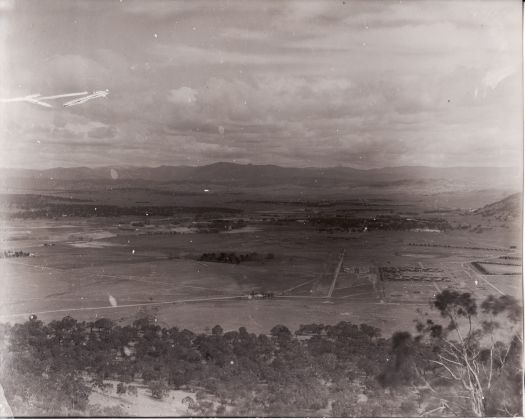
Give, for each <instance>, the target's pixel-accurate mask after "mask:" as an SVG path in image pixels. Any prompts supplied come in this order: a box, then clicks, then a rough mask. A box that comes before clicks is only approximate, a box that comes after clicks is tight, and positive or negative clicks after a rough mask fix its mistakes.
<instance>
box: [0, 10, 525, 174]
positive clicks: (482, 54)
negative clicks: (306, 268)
mask: <svg viewBox="0 0 525 420" xmlns="http://www.w3.org/2000/svg"><path fill="white" fill-rule="evenodd" d="M521 21H522V12H521V1H520V0H508V1H507V0H495V1H490V0H483V1H475V0H462V1H453V0H443V1H438V0H433V1H424V0H421V1H415V0H414V1H406V0H402V1H400V0H395V1H394V0H382V1H380V0H375V1H374V0H372V1H370V0H365V1H354V0H344V1H342V0H338V1H335V0H321V1H309V0H300V1H269V0H268V1H255V0H247V1H225V0H212V1H200V0H192V1H175V0H174V1H156V0H150V1H142V0H140V1H138V0H104V1H102V0H98V1H97V0H89V1H88V0H82V1H77V0H63V1H56V0H40V1H37V0H33V1H29V0H17V1H11V0H0V80H1V81H0V98H3V99H7V98H12V97H18V96H25V95H29V94H36V93H40V94H42V95H43V96H47V95H54V94H60V93H68V92H79V91H84V90H86V91H94V90H102V89H109V91H110V93H109V95H108V96H107V98H99V99H95V100H93V101H90V102H87V103H85V104H83V105H79V106H75V107H69V108H64V107H62V103H63V102H64V100H52V101H50V103H51V102H52V103H53V105H54V108H52V109H48V108H43V107H40V106H38V105H35V104H30V103H24V102H10V103H0V152H1V153H0V166H3V167H12V168H15V167H17V168H33V169H43V168H51V167H59V166H60V167H73V166H108V165H114V166H131V165H133V166H160V165H191V166H196V165H206V164H210V163H214V162H218V161H220V162H237V163H243V164H244V163H251V164H277V165H282V166H296V167H306V166H315V167H329V166H338V165H342V166H353V167H357V168H372V167H385V166H402V165H427V166H518V167H521V165H522V162H521V161H522V157H523V153H522V127H523V125H522V123H523V121H522V118H523V117H522V116H523V109H522V93H523V88H522V55H521V54H522V53H521V48H522V45H521V43H522V26H521V25H522V22H521Z"/></svg>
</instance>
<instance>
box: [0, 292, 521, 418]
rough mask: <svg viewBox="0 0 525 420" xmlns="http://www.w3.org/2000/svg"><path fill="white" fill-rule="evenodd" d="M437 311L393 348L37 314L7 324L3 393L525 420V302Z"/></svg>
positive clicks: (45, 399) (38, 409)
mask: <svg viewBox="0 0 525 420" xmlns="http://www.w3.org/2000/svg"><path fill="white" fill-rule="evenodd" d="M432 308H433V309H434V311H435V312H436V315H437V317H438V319H439V320H440V321H439V322H438V321H436V320H433V318H430V317H428V318H427V319H425V317H426V315H425V314H423V313H421V314H420V319H419V320H418V322H417V323H416V325H415V331H414V334H411V333H409V332H405V331H400V332H396V333H395V334H393V335H392V336H391V337H390V338H384V337H382V336H381V332H380V330H379V329H378V328H375V327H373V326H370V325H367V324H359V325H357V324H353V323H351V322H346V321H341V322H339V323H337V324H336V325H323V324H306V325H301V326H300V328H299V329H298V330H297V331H295V333H293V332H292V331H290V329H289V328H287V327H286V326H285V325H276V326H275V327H274V328H272V330H271V331H270V334H268V335H267V334H254V333H250V332H249V331H248V330H247V329H246V328H244V327H241V328H239V329H238V330H235V331H226V332H225V331H224V330H223V328H222V327H221V326H219V325H216V326H215V327H214V328H213V329H211V331H210V333H208V334H204V333H200V334H196V333H194V332H192V331H190V330H187V329H181V328H178V327H170V328H166V327H161V326H160V325H158V323H157V322H156V320H155V319H152V318H148V317H146V318H141V319H137V320H136V321H134V322H133V323H132V324H131V325H118V324H116V323H115V322H113V321H111V320H109V319H105V318H102V319H98V320H96V321H94V322H85V321H77V320H75V319H73V318H71V317H65V318H63V319H61V320H56V321H52V322H50V323H47V324H45V323H43V322H42V321H40V320H38V319H37V317H36V316H33V317H31V319H30V320H29V321H27V322H25V323H23V324H15V325H9V324H0V337H2V338H1V339H0V354H1V355H2V358H1V359H0V372H1V373H2V385H3V387H4V392H5V395H6V398H7V400H8V401H9V403H10V405H11V407H12V410H13V412H14V414H15V416H73V415H85V414H86V413H91V414H92V413H93V411H90V410H93V407H91V406H90V404H89V395H90V393H91V392H92V390H93V389H95V388H97V387H98V388H102V389H104V387H105V386H107V381H108V380H113V381H117V382H118V385H117V389H116V391H117V393H119V394H125V393H126V394H129V395H131V396H133V395H134V394H136V388H137V386H145V387H147V389H148V390H149V393H150V396H151V398H156V399H162V398H164V397H165V396H166V395H167V394H168V393H169V391H170V390H173V389H182V390H187V391H190V392H194V393H196V398H195V400H191V398H190V400H191V401H189V400H188V401H187V403H188V410H189V415H196V416H221V415H227V416H283V415H287V416H288V415H293V416H302V417H307V416H322V415H325V416H326V415H329V416H335V417H354V416H358V417H379V416H436V415H443V416H472V415H475V416H487V415H488V416H512V415H520V414H521V413H522V407H521V389H522V385H523V384H522V379H521V378H522V377H521V374H522V368H521V351H522V350H521V349H522V337H521V333H520V328H521V312H520V311H521V309H520V307H519V305H518V302H517V301H516V300H515V299H513V298H511V297H509V296H501V297H494V296H489V297H488V298H487V299H485V300H484V301H483V302H482V303H481V304H480V305H478V303H477V302H476V301H475V300H474V299H473V298H472V297H471V296H470V295H469V294H467V293H464V294H461V293H459V292H456V291H453V290H449V289H447V290H445V291H443V292H441V293H440V294H438V295H437V296H436V298H435V299H434V301H433V302H432ZM502 332H505V333H506V338H505V337H504V336H503V335H502V334H501V333H502ZM210 396H211V397H210ZM210 398H212V399H213V401H215V404H212V403H211V402H210ZM103 414H104V413H103ZM106 414H107V413H106Z"/></svg>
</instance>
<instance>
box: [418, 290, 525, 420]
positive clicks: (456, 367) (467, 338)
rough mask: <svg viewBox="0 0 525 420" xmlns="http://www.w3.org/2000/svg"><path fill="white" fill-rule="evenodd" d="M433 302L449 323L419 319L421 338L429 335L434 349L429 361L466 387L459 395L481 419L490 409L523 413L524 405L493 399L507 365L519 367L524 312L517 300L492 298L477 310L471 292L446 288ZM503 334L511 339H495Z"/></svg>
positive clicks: (461, 407)
mask: <svg viewBox="0 0 525 420" xmlns="http://www.w3.org/2000/svg"><path fill="white" fill-rule="evenodd" d="M433 304H434V307H435V308H436V309H438V310H439V312H440V314H441V316H442V318H443V319H445V320H447V321H448V325H446V326H443V325H440V324H435V323H434V322H433V321H432V320H428V321H427V323H426V324H423V323H421V322H420V323H419V324H418V330H419V331H420V332H421V333H422V335H421V336H420V337H419V338H420V339H423V338H425V339H426V340H427V342H428V343H429V344H430V345H432V346H433V347H434V350H435V351H434V354H433V355H432V356H431V357H429V362H430V363H433V364H434V365H436V366H437V367H438V368H439V370H440V371H441V372H440V375H441V376H443V377H444V378H446V379H448V380H449V381H450V382H451V383H453V384H456V385H458V386H459V388H460V389H462V392H461V393H460V394H458V398H457V399H458V400H461V399H462V400H463V401H467V402H468V408H469V409H470V411H471V413H472V414H473V415H475V416H479V417H481V416H486V415H487V412H493V413H499V415H502V414H503V415H515V414H519V413H521V406H520V405H519V406H518V407H516V406H515V405H512V404H511V403H510V402H509V401H508V400H506V401H495V400H494V399H493V398H492V399H491V398H490V396H491V394H493V393H494V384H495V383H496V381H498V380H501V378H503V377H504V375H505V374H507V373H508V372H509V366H511V365H512V366H513V368H517V369H518V370H519V371H521V366H520V363H519V357H520V356H519V354H520V352H521V346H522V342H523V338H522V337H521V335H520V332H519V321H520V313H521V310H520V308H519V305H518V302H517V301H516V299H514V298H512V297H510V296H500V297H494V296H489V297H488V298H487V299H485V300H484V301H483V303H482V304H481V310H482V313H481V314H479V313H478V306H477V303H476V301H475V300H474V299H473V298H472V297H471V296H470V294H468V293H463V294H460V293H458V292H456V291H453V290H444V291H443V292H441V293H440V294H438V295H437V296H436V298H435V300H434V302H433ZM498 318H499V319H500V320H501V318H504V320H505V328H502V327H501V324H500V322H498ZM479 326H480V327H479ZM502 333H506V335H507V336H510V339H507V340H506V342H504V341H501V340H496V336H498V335H499V336H501V335H502ZM518 349H519V350H518ZM429 386H430V384H429ZM431 388H432V387H431ZM518 388H520V387H518ZM449 402H450V403H451V404H454V405H456V406H458V407H459V408H460V409H464V408H465V407H464V404H462V403H461V402H457V401H449ZM489 403H490V404H492V405H489ZM493 404H496V405H497V406H496V407H495V406H493Z"/></svg>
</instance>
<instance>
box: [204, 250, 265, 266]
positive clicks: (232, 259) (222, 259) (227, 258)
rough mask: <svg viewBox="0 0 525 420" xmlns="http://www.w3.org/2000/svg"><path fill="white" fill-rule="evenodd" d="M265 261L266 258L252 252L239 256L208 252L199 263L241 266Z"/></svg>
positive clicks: (232, 253)
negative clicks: (246, 263) (249, 262)
mask: <svg viewBox="0 0 525 420" xmlns="http://www.w3.org/2000/svg"><path fill="white" fill-rule="evenodd" d="M263 259H264V257H263V256H261V255H259V254H257V252H250V253H248V254H237V253H235V252H206V253H204V254H202V255H201V256H200V257H199V261H208V262H216V263H224V264H240V263H242V262H248V261H260V260H263ZM266 259H271V258H266Z"/></svg>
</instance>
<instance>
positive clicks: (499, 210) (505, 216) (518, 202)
mask: <svg viewBox="0 0 525 420" xmlns="http://www.w3.org/2000/svg"><path fill="white" fill-rule="evenodd" d="M522 202H523V195H522V194H521V193H517V194H512V195H510V196H508V197H506V198H504V199H503V200H500V201H496V202H495V203H491V204H487V205H486V206H484V207H481V208H480V209H478V210H476V211H475V212H474V213H475V214H479V215H481V216H484V217H495V218H497V219H501V220H514V219H519V218H520V217H521V211H522V210H521V209H522Z"/></svg>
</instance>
